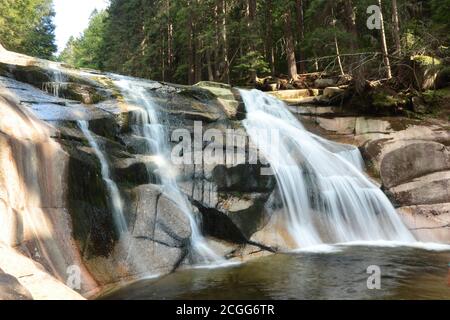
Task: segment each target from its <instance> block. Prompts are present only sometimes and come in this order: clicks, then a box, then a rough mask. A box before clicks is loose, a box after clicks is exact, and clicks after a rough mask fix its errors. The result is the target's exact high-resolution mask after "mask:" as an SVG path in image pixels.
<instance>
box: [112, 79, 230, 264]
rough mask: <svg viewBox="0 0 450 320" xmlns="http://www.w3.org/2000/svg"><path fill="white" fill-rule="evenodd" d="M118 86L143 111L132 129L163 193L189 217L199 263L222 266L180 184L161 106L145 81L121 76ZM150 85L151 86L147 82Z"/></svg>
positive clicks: (192, 244) (139, 112)
mask: <svg viewBox="0 0 450 320" xmlns="http://www.w3.org/2000/svg"><path fill="white" fill-rule="evenodd" d="M115 84H116V85H117V86H118V87H119V88H120V89H121V91H122V93H123V94H124V96H125V98H126V99H127V101H128V102H129V103H131V104H134V105H136V106H138V107H139V108H140V109H139V110H137V111H136V112H135V113H134V116H135V124H134V125H133V126H132V130H133V132H134V134H135V135H137V136H140V137H143V138H145V140H146V142H147V146H146V153H147V154H149V155H151V156H152V157H153V160H154V163H155V164H156V165H157V167H158V172H159V177H160V180H161V185H162V189H163V192H164V193H165V194H166V195H167V197H168V198H170V199H171V200H172V201H173V202H174V203H175V204H176V205H177V207H179V208H180V210H181V211H182V212H183V213H184V214H185V215H186V216H187V217H188V218H189V222H190V226H191V247H192V249H193V251H194V253H195V257H196V260H197V261H196V262H197V263H198V264H211V263H221V262H223V258H222V257H220V256H219V255H217V254H216V253H215V252H214V251H213V250H212V249H211V248H210V247H209V245H208V244H207V243H206V240H205V238H204V237H203V236H202V234H201V232H200V230H199V226H198V223H197V221H196V219H195V217H194V214H193V212H192V208H191V205H190V203H189V201H188V199H187V197H186V195H184V194H183V192H182V191H181V190H180V188H179V187H178V185H177V181H176V173H175V170H174V167H173V165H172V163H171V160H170V154H171V152H170V148H169V143H168V141H169V140H168V135H167V133H166V130H165V127H164V126H163V125H162V124H161V121H160V119H159V117H158V105H157V104H155V102H154V100H153V98H152V96H151V95H150V93H149V91H150V88H148V87H146V82H143V81H138V80H135V79H130V78H125V77H120V78H119V80H117V81H115ZM147 86H148V83H147Z"/></svg>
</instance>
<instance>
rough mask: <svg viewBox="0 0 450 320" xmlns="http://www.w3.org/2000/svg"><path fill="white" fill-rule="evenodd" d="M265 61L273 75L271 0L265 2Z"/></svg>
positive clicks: (273, 54) (273, 53) (273, 50)
mask: <svg viewBox="0 0 450 320" xmlns="http://www.w3.org/2000/svg"><path fill="white" fill-rule="evenodd" d="M265 7H266V21H267V30H266V59H267V60H268V61H269V65H270V71H271V72H272V75H275V49H274V47H273V4H272V0H267V1H266V6H265Z"/></svg>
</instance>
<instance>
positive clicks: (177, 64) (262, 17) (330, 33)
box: [0, 0, 450, 85]
mask: <svg viewBox="0 0 450 320" xmlns="http://www.w3.org/2000/svg"><path fill="white" fill-rule="evenodd" d="M51 2H52V1H51V0H20V1H16V0H5V1H2V4H0V7H3V8H1V10H2V11H3V10H8V11H10V12H11V13H9V14H7V15H2V17H3V18H2V17H0V39H2V42H3V45H4V46H5V47H7V48H8V49H10V50H16V51H20V52H23V53H27V54H30V55H35V56H40V57H44V58H49V57H50V56H51V55H52V53H53V54H54V53H55V51H56V48H55V45H54V43H53V42H52V41H53V40H54V35H53V32H54V26H53V25H52V17H53V15H54V13H53V11H52V6H51ZM374 5H375V6H378V7H374ZM377 8H381V10H378V11H379V12H378V11H377ZM27 10H28V11H27ZM24 12H30V14H23V13H24ZM379 18H381V19H382V20H381V21H382V23H381V25H380V23H379V21H377V19H378V20H379ZM377 22H378V24H377ZM28 29H32V30H33V32H31V33H30V32H28ZM449 29H450V0H428V1H419V0H413V1H411V0H408V1H405V0H336V1H328V0H227V1H226V0H111V2H110V5H109V8H108V9H107V10H105V11H94V12H93V13H92V16H91V21H90V24H89V27H88V28H87V29H86V30H85V31H84V33H83V34H81V35H80V36H79V37H72V38H71V39H70V41H69V42H68V44H67V46H66V48H65V49H64V51H63V52H61V54H60V55H58V56H53V58H54V59H58V60H60V61H64V62H66V63H68V64H71V65H74V66H76V67H86V68H94V69H100V70H104V71H113V72H118V73H123V74H128V75H132V76H137V77H143V78H149V79H154V80H160V81H168V82H175V83H183V84H193V83H196V82H199V81H201V80H209V81H217V82H225V83H231V84H240V85H242V84H248V83H252V82H255V81H256V80H257V79H258V78H260V77H267V76H277V77H280V78H287V79H290V80H291V82H292V81H295V80H297V79H298V78H299V77H298V74H305V73H311V72H317V71H321V72H328V73H334V74H346V75H347V74H349V75H354V76H357V75H361V74H364V77H374V78H385V77H388V78H390V77H391V76H392V72H393V71H391V69H394V68H395V67H396V66H399V65H401V64H403V63H404V60H405V58H406V59H410V58H411V57H417V56H419V59H422V60H424V59H426V58H424V57H435V58H436V64H439V63H440V62H441V59H442V58H445V57H447V56H448V51H449V48H448V44H449V39H450V35H449V33H448V30H449ZM35 35H38V36H35ZM444 62H445V61H444ZM294 85H295V83H294Z"/></svg>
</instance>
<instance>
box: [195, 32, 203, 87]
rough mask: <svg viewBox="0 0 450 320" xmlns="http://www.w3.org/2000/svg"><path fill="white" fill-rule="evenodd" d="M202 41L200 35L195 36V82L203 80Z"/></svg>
mask: <svg viewBox="0 0 450 320" xmlns="http://www.w3.org/2000/svg"><path fill="white" fill-rule="evenodd" d="M202 42H203V41H201V40H200V39H199V37H198V36H197V35H196V36H195V83H198V82H200V81H202V70H203V62H202V60H203V59H202V50H201V48H202V47H203V46H202Z"/></svg>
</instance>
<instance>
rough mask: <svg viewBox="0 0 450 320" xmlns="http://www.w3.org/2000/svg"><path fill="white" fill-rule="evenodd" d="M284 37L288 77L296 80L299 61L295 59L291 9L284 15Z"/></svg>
mask: <svg viewBox="0 0 450 320" xmlns="http://www.w3.org/2000/svg"><path fill="white" fill-rule="evenodd" d="M283 23H284V36H285V39H286V59H287V65H288V76H289V78H290V79H293V80H296V79H297V77H298V72H297V60H296V58H295V46H294V36H293V35H292V29H291V26H292V23H291V13H290V11H289V8H287V10H286V12H285V13H284V14H283Z"/></svg>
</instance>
